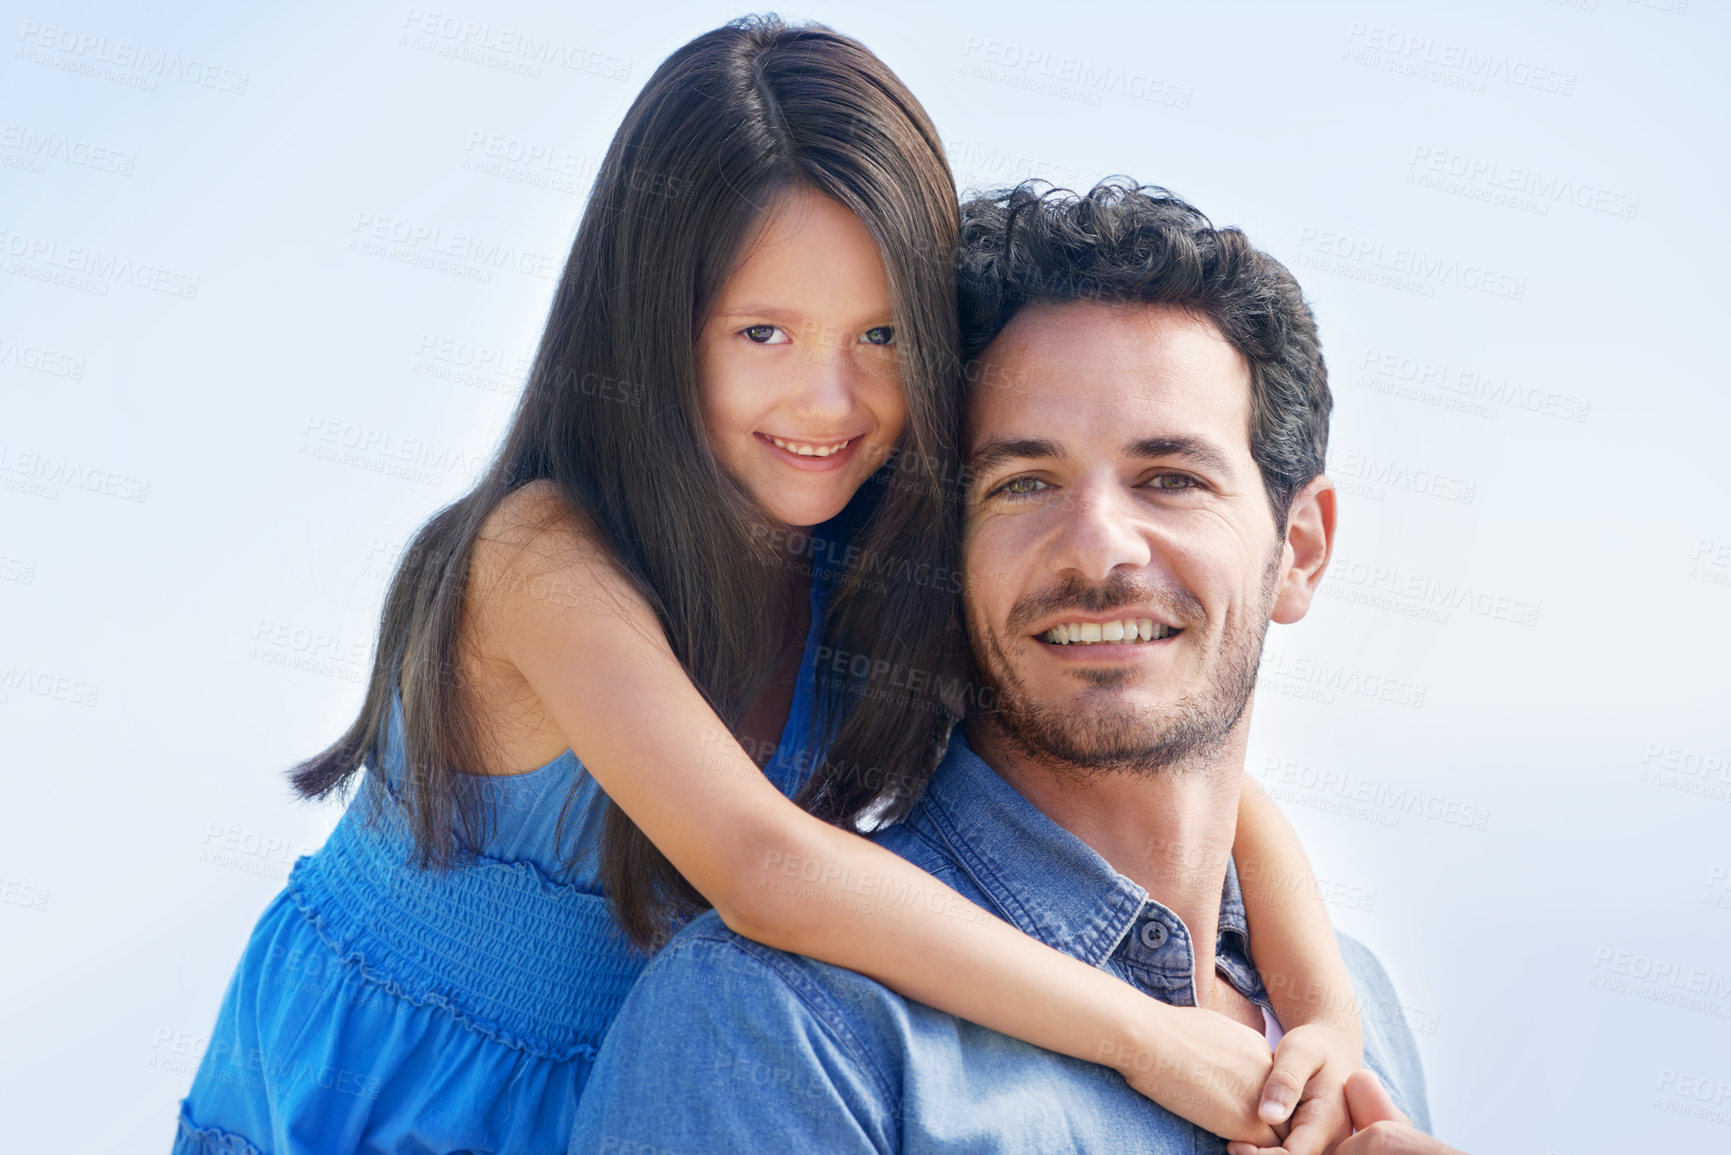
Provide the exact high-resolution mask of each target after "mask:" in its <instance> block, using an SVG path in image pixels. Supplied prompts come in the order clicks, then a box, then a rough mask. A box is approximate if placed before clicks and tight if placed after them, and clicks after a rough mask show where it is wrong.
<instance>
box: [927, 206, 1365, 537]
mask: <svg viewBox="0 0 1731 1155" xmlns="http://www.w3.org/2000/svg"><path fill="white" fill-rule="evenodd" d="M959 264H960V269H959V275H958V280H959V284H958V291H959V293H960V298H961V319H962V343H963V349H964V354H965V356H966V358H967V359H968V361H969V362H970V371H969V374H968V376H969V380H970V382H972V381H973V380H974V379H975V377H976V376H977V374H976V373H975V372H974V371H973V366H972V364H971V363H972V362H973V361H974V360H975V359H976V358H978V357H979V355H980V354H981V352H982V351H984V349H985V348H986V346H987V345H989V344H991V343H992V341H993V339H995V338H996V337H997V336H998V334H999V333H1000V332H1002V331H1003V328H1004V326H1005V325H1007V324H1009V322H1010V318H1011V317H1014V316H1015V315H1016V312H1017V311H1018V310H1019V309H1021V308H1022V307H1023V306H1024V305H1035V304H1057V303H1063V302H1068V301H1105V302H1113V303H1135V304H1149V305H1171V306H1174V307H1176V308H1180V309H1183V310H1185V311H1186V312H1189V313H1191V314H1193V315H1195V316H1198V317H1204V318H1206V319H1208V320H1209V321H1211V322H1213V324H1214V327H1215V328H1216V329H1218V330H1219V331H1220V335H1221V336H1222V337H1223V338H1225V340H1226V341H1227V342H1228V343H1229V344H1231V345H1232V347H1233V348H1235V349H1237V350H1238V352H1239V353H1240V354H1242V355H1243V357H1244V359H1245V361H1247V362H1248V363H1249V365H1250V454H1251V456H1252V457H1253V458H1254V459H1255V461H1256V464H1257V467H1258V468H1259V469H1260V470H1261V472H1262V483H1263V487H1264V488H1265V489H1266V490H1267V491H1268V500H1269V504H1270V505H1271V506H1272V507H1273V510H1274V520H1275V525H1276V527H1277V529H1278V531H1279V532H1280V533H1281V534H1282V535H1283V536H1284V535H1285V533H1286V519H1287V514H1288V511H1289V510H1290V509H1291V506H1292V499H1293V498H1294V497H1295V496H1296V495H1297V493H1298V491H1299V490H1300V489H1302V488H1304V486H1305V485H1306V484H1307V483H1308V482H1309V481H1310V480H1311V479H1312V478H1314V477H1316V476H1317V475H1318V474H1320V473H1322V471H1323V463H1324V459H1325V458H1326V457H1327V455H1328V414H1329V411H1330V410H1331V409H1332V408H1333V407H1334V398H1333V396H1332V395H1331V394H1330V393H1329V390H1328V370H1327V367H1326V366H1325V365H1324V364H1323V360H1322V345H1321V342H1320V341H1319V340H1318V339H1317V335H1316V318H1315V316H1314V315H1312V313H1311V311H1310V306H1309V305H1306V304H1305V303H1304V296H1303V294H1302V293H1300V291H1299V288H1298V282H1297V281H1296V280H1294V279H1293V276H1292V274H1291V273H1290V272H1288V271H1287V269H1286V266H1285V265H1282V264H1281V263H1280V262H1279V261H1277V260H1275V259H1274V258H1273V257H1271V256H1269V255H1268V254H1267V253H1264V252H1261V251H1260V250H1258V249H1256V248H1255V247H1253V246H1252V245H1251V243H1250V239H1249V238H1248V237H1246V236H1245V235H1244V233H1243V232H1241V231H1240V230H1238V229H1232V228H1228V229H1217V228H1215V227H1214V225H1213V224H1212V223H1211V222H1210V221H1209V219H1208V218H1207V217H1206V216H1204V215H1203V214H1202V212H1201V211H1200V210H1199V209H1197V208H1195V207H1194V206H1192V205H1190V204H1188V203H1187V202H1185V201H1184V200H1182V199H1180V198H1179V197H1177V196H1174V195H1173V194H1172V193H1170V192H1168V191H1167V190H1166V189H1163V188H1160V187H1158V186H1156V185H1136V184H1134V183H1131V182H1128V181H1123V180H1119V179H1113V180H1108V181H1105V182H1102V183H1101V184H1098V185H1095V186H1094V188H1093V189H1091V190H1089V192H1088V193H1087V195H1085V196H1083V195H1079V194H1077V193H1074V192H1071V191H1070V190H1068V189H1051V188H1048V189H1046V190H1045V191H1042V190H1041V188H1040V186H1039V184H1038V182H1034V181H1027V182H1024V183H1023V184H1021V185H1018V186H1017V187H1016V188H1014V189H1008V190H999V191H996V192H990V193H985V194H983V195H981V196H978V197H975V198H974V199H972V200H969V201H967V202H965V203H964V204H963V205H962V251H961V255H960V261H959Z"/></svg>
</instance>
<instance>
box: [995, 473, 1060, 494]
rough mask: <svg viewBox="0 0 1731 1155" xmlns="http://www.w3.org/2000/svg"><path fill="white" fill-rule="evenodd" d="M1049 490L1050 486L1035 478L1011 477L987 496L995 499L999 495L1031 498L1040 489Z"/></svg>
mask: <svg viewBox="0 0 1731 1155" xmlns="http://www.w3.org/2000/svg"><path fill="white" fill-rule="evenodd" d="M1036 487H1037V488H1036ZM1050 488H1051V487H1050V486H1048V485H1047V484H1046V483H1045V482H1044V481H1041V480H1040V479H1039V478H1037V477H1012V478H1010V480H1008V481H1006V482H1004V484H1002V485H1000V486H998V488H996V489H994V490H992V492H991V494H990V495H989V496H992V497H996V496H998V495H999V494H1003V495H1004V496H1005V497H1032V496H1034V495H1035V494H1036V493H1039V492H1040V491H1041V490H1042V489H1050Z"/></svg>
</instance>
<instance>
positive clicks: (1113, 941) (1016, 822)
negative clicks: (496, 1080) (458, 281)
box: [570, 730, 1429, 1155]
mask: <svg viewBox="0 0 1731 1155" xmlns="http://www.w3.org/2000/svg"><path fill="white" fill-rule="evenodd" d="M874 840H875V841H877V842H879V843H880V844H882V845H884V846H886V847H888V848H889V849H891V850H894V851H895V852H896V853H897V854H900V855H901V856H902V857H903V858H906V859H908V860H909V861H911V862H913V863H915V864H917V865H918V866H920V867H922V868H923V869H925V870H927V871H929V872H930V873H932V874H933V875H936V876H937V877H938V878H939V879H941V880H942V881H944V882H945V883H947V884H948V885H950V886H951V887H954V888H955V889H956V890H957V891H959V892H960V893H961V894H962V895H964V896H966V897H967V898H969V899H971V900H972V901H974V902H977V903H979V904H980V905H981V906H983V907H985V908H986V909H987V910H990V911H992V912H994V913H996V914H997V915H999V916H1000V917H1002V918H1004V919H1006V920H1007V921H1009V922H1010V923H1012V924H1013V925H1015V926H1017V927H1019V928H1020V929H1022V930H1023V931H1025V932H1027V933H1028V934H1030V935H1032V936H1033V937H1035V938H1037V939H1040V940H1041V941H1043V942H1045V943H1048V944H1049V945H1051V946H1053V947H1055V948H1057V949H1058V950H1061V951H1063V952H1065V953H1066V954H1070V955H1073V956H1075V957H1076V958H1079V959H1082V960H1083V961H1085V962H1088V963H1091V964H1092V965H1094V966H1097V967H1103V968H1105V969H1106V970H1107V971H1108V972H1110V973H1111V974H1113V975H1116V976H1117V977H1118V978H1121V979H1123V980H1124V981H1125V982H1127V983H1130V984H1131V985H1132V986H1135V987H1137V988H1138V989H1140V990H1143V991H1145V992H1147V993H1148V994H1150V995H1152V996H1154V997H1155V998H1159V999H1162V1000H1164V1001H1166V1002H1168V1003H1172V1004H1175V1005H1179V1006H1194V1005H1195V1002H1196V992H1195V983H1194V980H1193V977H1192V967H1193V962H1194V959H1193V954H1192V951H1191V945H1190V944H1191V939H1190V934H1189V931H1188V929H1187V928H1186V927H1185V926H1184V923H1183V922H1182V920H1180V919H1179V918H1178V917H1177V916H1176V915H1174V914H1173V913H1172V912H1171V911H1170V910H1168V909H1167V908H1166V907H1164V906H1162V905H1161V904H1160V903H1158V902H1155V901H1153V900H1152V899H1150V898H1149V897H1148V895H1147V892H1146V891H1145V890H1143V889H1142V888H1141V887H1140V886H1138V885H1137V884H1136V883H1134V882H1131V881H1130V880H1129V879H1127V878H1125V877H1124V876H1123V875H1121V874H1119V873H1118V872H1117V871H1115V870H1113V869H1112V867H1111V866H1110V865H1109V864H1108V863H1107V862H1106V860H1105V859H1103V858H1102V857H1100V855H1099V854H1097V853H1095V852H1094V851H1093V850H1092V849H1091V848H1089V847H1088V846H1087V845H1086V844H1085V843H1084V842H1082V840H1081V839H1079V838H1077V837H1076V836H1075V835H1073V834H1071V833H1070V832H1069V831H1067V830H1065V829H1063V828H1062V827H1060V826H1059V825H1058V824H1057V823H1055V822H1053V821H1052V820H1051V819H1050V818H1048V817H1047V816H1046V815H1045V814H1044V813H1042V812H1041V811H1040V810H1038V809H1037V808H1036V807H1035V806H1034V805H1033V804H1032V803H1030V802H1029V801H1028V800H1027V799H1025V798H1024V797H1022V795H1021V794H1020V793H1019V792H1018V791H1017V790H1016V789H1015V788H1014V787H1012V786H1011V785H1010V784H1009V783H1007V782H1006V781H1004V779H1002V778H1000V777H999V776H998V775H997V773H996V772H994V771H993V770H992V769H991V767H989V766H987V765H986V764H985V763H984V762H983V761H981V760H980V758H979V757H978V756H977V755H975V754H974V753H973V751H972V750H970V749H969V748H968V745H967V742H966V740H965V739H964V738H963V737H962V735H961V733H960V731H959V730H958V731H957V733H956V734H955V735H954V736H953V737H952V739H951V746H950V750H949V752H948V754H947V755H946V756H945V758H944V760H943V762H942V764H941V765H940V766H939V767H938V769H937V771H936V773H935V774H934V776H933V778H932V781H931V783H930V785H929V786H928V787H927V789H926V791H925V794H924V795H923V796H922V798H921V799H920V801H919V803H918V804H917V805H916V806H915V808H914V810H913V812H912V813H911V814H910V815H909V817H908V818H907V820H906V821H904V822H902V823H900V824H898V825H896V826H893V827H891V828H889V829H888V830H885V831H881V832H879V833H878V834H877V835H875V836H874ZM794 879H795V881H797V874H796V875H795V876H794ZM872 881H873V880H871V879H868V878H862V879H859V880H857V885H854V884H853V883H852V882H850V884H849V885H850V886H851V888H852V889H855V890H856V892H857V893H859V894H861V896H862V900H861V903H860V909H861V911H862V912H864V911H868V910H875V911H876V912H877V913H861V914H860V918H859V933H861V934H871V933H873V931H874V929H875V928H876V927H877V926H879V925H881V923H880V920H881V919H882V918H883V917H886V915H885V914H884V913H883V912H885V911H893V910H894V908H895V906H896V904H897V902H898V901H899V896H896V895H888V894H884V893H881V892H880V891H878V890H877V889H876V888H874V887H873V886H872ZM1215 941H1216V950H1217V952H1218V954H1217V957H1218V964H1219V970H1220V972H1221V974H1222V975H1223V976H1224V977H1225V978H1226V980H1227V981H1228V982H1230V983H1231V984H1232V985H1233V986H1234V987H1236V988H1237V989H1238V990H1239V991H1240V992H1242V993H1243V994H1244V995H1245V997H1247V998H1249V999H1252V1000H1253V1001H1255V1002H1256V1003H1257V1004H1259V1005H1261V1006H1264V1007H1266V1006H1267V1005H1268V999H1267V993H1266V992H1265V991H1264V989H1263V985H1262V982H1261V980H1260V978H1259V977H1258V975H1257V973H1256V970H1255V968H1254V967H1253V966H1252V965H1251V962H1250V954H1249V932H1248V929H1247V926H1246V922H1245V916H1244V904H1243V901H1242V898H1241V897H1240V890H1239V884H1238V876H1237V872H1236V870H1235V869H1233V868H1232V867H1230V866H1229V867H1228V871H1227V876H1226V885H1225V888H1224V891H1223V893H1222V895H1221V903H1220V925H1219V927H1218V928H1217V929H1216V940H1215ZM1340 943H1341V949H1342V951H1343V953H1344V954H1345V958H1346V964H1347V968H1348V970H1349V971H1350V972H1351V975H1352V980H1353V985H1354V988H1355V993H1356V994H1357V995H1358V999H1359V1003H1360V1006H1361V1008H1364V1009H1365V1012H1366V1013H1365V1014H1364V1015H1363V1018H1364V1039H1365V1065H1366V1066H1368V1067H1370V1068H1372V1069H1373V1070H1374V1071H1375V1072H1376V1073H1377V1075H1378V1076H1380V1077H1381V1079H1382V1081H1383V1083H1384V1085H1385V1086H1387V1087H1388V1089H1389V1092H1390V1094H1391V1095H1392V1096H1393V1097H1394V1099H1395V1101H1396V1103H1398V1104H1399V1106H1400V1107H1401V1109H1402V1110H1404V1111H1405V1112H1406V1113H1407V1115H1408V1116H1410V1117H1411V1118H1412V1119H1413V1121H1414V1122H1415V1124H1417V1125H1418V1126H1419V1127H1421V1128H1424V1129H1425V1130H1429V1118H1428V1114H1427V1112H1426V1109H1425V1097H1424V1077H1423V1074H1422V1072H1421V1070H1420V1067H1419V1061H1418V1054H1417V1051H1416V1050H1415V1048H1414V1046H1413V1040H1412V1035H1411V1033H1410V1032H1409V1031H1408V1029H1407V1027H1406V1025H1405V1023H1404V1021H1402V1020H1401V1019H1400V1018H1399V1016H1389V1015H1387V1014H1386V1013H1385V1014H1373V1013H1369V1009H1370V1008H1378V1007H1379V1008H1389V1007H1398V1006H1399V1001H1398V999H1396V997H1395V995H1394V991H1393V989H1392V988H1391V986H1390V985H1389V981H1388V978H1387V976H1386V975H1385V974H1384V973H1383V970H1382V967H1381V966H1380V965H1379V964H1378V963H1377V961H1376V959H1375V958H1374V957H1373V956H1372V955H1371V954H1370V952H1369V951H1368V950H1366V949H1365V948H1364V947H1363V946H1361V945H1359V944H1358V943H1357V942H1355V941H1353V940H1352V939H1349V938H1346V937H1344V936H1342V937H1341V939H1340ZM570 1149H571V1151H572V1152H596V1151H599V1152H611V1153H614V1155H673V1153H675V1152H679V1153H690V1152H699V1151H824V1152H885V1151H906V1152H926V1151H940V1150H941V1151H946V1152H955V1151H992V1152H1050V1151H1100V1152H1106V1151H1111V1152H1123V1151H1146V1152H1158V1153H1166V1152H1185V1153H1186V1155H1190V1153H1194V1152H1202V1151H1209V1152H1217V1151H1224V1150H1225V1143H1224V1141H1223V1140H1221V1139H1219V1138H1217V1137H1215V1136H1213V1135H1211V1134H1209V1133H1207V1132H1205V1131H1202V1130H1201V1129H1199V1128H1197V1127H1195V1126H1193V1125H1191V1124H1190V1123H1187V1122H1185V1121H1184V1120H1183V1119H1181V1118H1179V1117H1178V1116H1176V1115H1173V1114H1171V1113H1170V1112H1168V1111H1166V1110H1165V1109H1164V1108H1162V1107H1160V1106H1158V1105H1156V1104H1155V1103H1153V1102H1151V1101H1150V1100H1148V1099H1145V1098H1144V1097H1143V1096H1141V1095H1140V1094H1138V1093H1137V1092H1136V1091H1134V1090H1132V1089H1131V1088H1130V1086H1129V1084H1128V1083H1126V1082H1125V1081H1124V1079H1123V1078H1122V1077H1121V1076H1120V1075H1119V1074H1118V1073H1117V1072H1116V1071H1114V1070H1112V1069H1110V1068H1108V1067H1104V1066H1099V1065H1096V1064H1093V1063H1088V1062H1083V1061H1081V1060H1077V1059H1071V1058H1069V1057H1067V1056H1063V1055H1057V1054H1053V1053H1052V1052H1049V1051H1045V1050H1041V1049H1040V1048H1038V1047H1034V1046H1030V1045H1029V1044H1027V1043H1023V1042H1021V1041H1020V1040H1017V1039H1013V1038H1010V1037H1009V1036H1007V1035H1002V1034H999V1033H997V1032H996V1031H991V1030H987V1029H986V1028H984V1027H979V1026H976V1025H974V1024H973V1023H969V1022H966V1021H964V1020H962V1019H958V1018H955V1017H953V1016H951V1015H947V1014H943V1013H942V1012H940V1011H936V1010H933V1009H931V1008H930V1007H927V1006H925V1005H924V1004H921V1003H916V1002H910V1001H909V1000H907V999H904V998H902V997H901V996H899V995H897V994H895V993H894V992H893V991H890V990H889V989H888V988H886V987H883V986H881V985H879V984H878V983H875V982H873V981H872V980H871V979H868V978H865V977H863V976H861V975H859V974H856V973H855V972H853V971H849V970H844V969H842V968H840V967H834V966H830V965H828V964H826V963H821V962H816V961H814V960H812V959H809V958H804V957H802V956H800V955H793V954H787V953H784V952H782V951H777V950H773V949H770V948H768V947H765V946H762V945H760V944H758V943H755V942H752V941H750V940H749V939H745V938H741V937H740V936H738V935H736V934H734V933H733V932H732V931H730V930H728V929H727V927H726V926H725V925H724V924H723V923H722V922H721V920H720V918H718V917H717V916H716V915H715V913H714V912H713V911H710V912H708V913H707V914H705V915H703V916H701V917H700V918H698V919H696V920H694V921H693V922H692V923H691V924H690V925H689V926H687V927H686V928H685V929H684V930H682V931H681V932H680V933H679V934H678V935H676V936H675V937H674V938H673V940H672V941H671V942H670V943H669V944H668V945H667V946H666V948H664V949H663V950H662V952H661V953H660V954H659V955H658V956H657V957H656V958H655V960H654V961H653V962H652V963H650V965H649V967H648V968H647V969H646V970H645V971H644V973H643V975H642V977H641V978H639V979H638V981H637V985H636V986H635V987H634V988H633V990H632V992H631V994H630V996H629V997H628V998H627V999H626V1002H625V1006H624V1008H623V1009H622V1010H621V1011H620V1014H619V1017H618V1019H617V1020H616V1021H615V1022H614V1024H613V1026H612V1029H611V1030H610V1031H609V1033H608V1035H607V1039H606V1041H605V1042H604V1044H603V1045H602V1048H601V1054H600V1057H599V1058H598V1059H597V1061H596V1066H595V1070H594V1073H593V1074H592V1076H591V1077H590V1081H589V1085H588V1087H587V1088H586V1089H585V1091H584V1095H583V1099H582V1102H581V1103H580V1104H579V1105H578V1110H577V1120H576V1125H575V1128H574V1130H573V1133H572V1139H571V1148H570Z"/></svg>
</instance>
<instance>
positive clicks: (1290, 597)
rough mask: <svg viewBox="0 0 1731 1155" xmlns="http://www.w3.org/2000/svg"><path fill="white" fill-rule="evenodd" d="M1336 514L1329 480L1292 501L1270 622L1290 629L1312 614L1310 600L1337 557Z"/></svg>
mask: <svg viewBox="0 0 1731 1155" xmlns="http://www.w3.org/2000/svg"><path fill="white" fill-rule="evenodd" d="M1334 514H1335V491H1334V482H1332V481H1330V480H1329V479H1328V478H1327V477H1323V476H1317V477H1313V478H1311V479H1310V481H1309V483H1308V484H1306V485H1305V487H1304V488H1303V489H1301V490H1299V491H1298V495H1297V496H1296V497H1294V498H1293V499H1292V510H1291V512H1290V513H1289V514H1288V515H1287V518H1286V541H1285V543H1284V544H1283V545H1282V546H1281V557H1280V584H1279V585H1278V586H1276V587H1275V591H1274V610H1273V612H1272V613H1270V614H1269V615H1268V616H1269V620H1271V621H1276V622H1279V623H1280V624H1281V625H1283V626H1284V625H1290V624H1292V623H1293V622H1296V621H1298V620H1299V619H1300V618H1302V617H1303V616H1304V615H1305V614H1306V613H1307V612H1308V611H1309V610H1310V599H1311V597H1312V596H1313V595H1314V594H1315V593H1316V587H1317V586H1319V585H1321V584H1322V575H1323V573H1324V571H1326V570H1327V569H1328V559H1329V557H1330V556H1331V555H1332V554H1333V553H1334Z"/></svg>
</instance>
